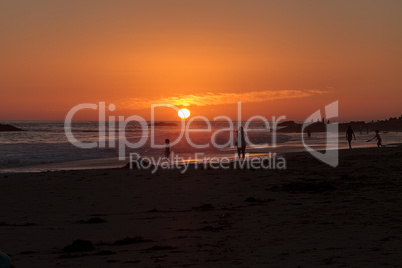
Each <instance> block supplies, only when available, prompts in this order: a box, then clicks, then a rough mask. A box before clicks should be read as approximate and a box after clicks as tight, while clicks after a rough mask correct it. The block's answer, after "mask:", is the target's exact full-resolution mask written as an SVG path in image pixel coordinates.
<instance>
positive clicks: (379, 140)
mask: <svg viewBox="0 0 402 268" xmlns="http://www.w3.org/2000/svg"><path fill="white" fill-rule="evenodd" d="M379 133H380V131H379V130H376V131H375V136H374V137H373V138H372V139H370V140H368V141H372V140H374V139H377V146H378V147H380V146H384V145H382V144H381V142H382V139H381V137H380V134H379Z"/></svg>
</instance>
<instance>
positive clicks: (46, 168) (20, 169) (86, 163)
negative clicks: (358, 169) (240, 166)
mask: <svg viewBox="0 0 402 268" xmlns="http://www.w3.org/2000/svg"><path fill="white" fill-rule="evenodd" d="M401 145H402V143H391V144H387V146H389V147H394V146H401ZM286 147H287V146H286V145H283V146H278V147H276V148H282V149H283V148H286ZM276 148H273V149H276ZM370 148H376V146H375V144H371V145H366V146H358V147H354V148H353V149H352V150H357V149H359V150H360V149H370ZM250 150H252V149H250ZM338 150H339V151H343V150H349V149H348V148H340V149H338ZM318 151H319V152H324V151H325V150H318ZM246 153H249V152H247V151H246ZM295 153H296V154H297V153H307V151H306V149H305V148H304V147H295V148H293V149H290V150H289V149H284V150H283V152H261V151H255V152H253V151H252V152H251V153H250V154H251V157H254V156H258V157H260V158H261V157H266V156H268V155H270V154H276V155H281V156H285V157H286V155H292V154H295ZM185 155H191V154H188V153H187V154H185ZM234 155H236V153H235V151H233V155H231V154H228V155H227V156H226V155H225V156H223V155H222V154H221V155H219V156H218V158H223V157H225V158H228V159H230V162H231V163H233V162H234V158H235V157H234ZM151 156H153V155H151ZM206 156H207V157H209V158H212V157H213V154H211V153H207V154H206ZM147 157H148V156H147V155H144V156H143V158H147ZM187 162H192V163H191V164H190V165H194V162H195V159H194V158H192V159H187V158H186V159H185V160H184V161H180V162H179V163H176V162H173V164H174V165H183V164H186V163H187ZM128 163H129V157H126V160H118V157H105V158H92V159H84V160H73V161H64V162H54V163H46V164H35V165H27V166H17V167H12V168H2V169H0V175H1V174H13V173H41V172H57V171H74V170H98V169H99V170H105V169H106V170H107V169H115V168H123V167H125V166H126V164H128ZM199 163H202V161H199Z"/></svg>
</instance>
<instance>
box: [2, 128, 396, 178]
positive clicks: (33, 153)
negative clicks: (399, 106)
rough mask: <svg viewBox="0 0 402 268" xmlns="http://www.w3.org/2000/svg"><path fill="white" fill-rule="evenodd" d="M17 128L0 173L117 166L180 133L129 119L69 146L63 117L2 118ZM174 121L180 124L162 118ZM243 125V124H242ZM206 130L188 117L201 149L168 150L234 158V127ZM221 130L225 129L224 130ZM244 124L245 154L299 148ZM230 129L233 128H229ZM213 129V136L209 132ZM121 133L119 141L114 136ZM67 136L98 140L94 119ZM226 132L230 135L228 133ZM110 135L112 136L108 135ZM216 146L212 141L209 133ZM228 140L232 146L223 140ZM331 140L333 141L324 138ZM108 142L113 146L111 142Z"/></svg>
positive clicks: (288, 136) (319, 140)
mask: <svg viewBox="0 0 402 268" xmlns="http://www.w3.org/2000/svg"><path fill="white" fill-rule="evenodd" d="M2 123H6V124H11V125H13V126H16V127H19V128H21V129H23V130H25V131H21V132H0V172H2V173H5V172H38V171H48V170H50V171H53V170H63V169H90V168H112V167H121V166H124V165H125V164H126V163H127V162H128V156H129V155H130V153H135V154H138V155H140V156H147V157H159V156H163V147H164V141H165V139H170V141H171V143H172V142H173V141H175V140H176V139H177V138H178V137H179V136H180V134H181V133H182V132H181V129H180V126H155V128H154V131H151V128H148V129H147V132H148V133H145V132H146V131H144V130H143V129H142V128H141V126H140V125H139V124H135V123H129V124H128V125H127V127H126V129H125V130H124V131H123V130H122V129H119V128H118V127H116V129H115V130H114V131H113V130H112V131H110V132H109V129H108V127H107V125H108V123H107V122H106V131H105V133H106V137H105V139H106V143H105V148H98V147H96V148H90V149H83V148H78V147H76V146H74V145H73V144H72V143H71V142H70V141H69V140H68V139H67V135H66V132H65V129H64V121H8V122H2ZM168 123H177V124H179V125H180V122H168ZM242 124H243V125H244V122H242ZM210 126H211V131H210V132H205V131H204V132H197V131H195V129H204V130H205V129H206V127H207V125H206V123H205V122H202V121H199V122H197V121H194V122H193V123H192V124H191V127H190V129H191V130H192V131H190V132H189V134H188V138H189V139H190V142H192V143H195V144H197V145H203V147H204V148H194V146H192V145H191V144H190V143H189V142H188V139H187V140H186V135H184V134H183V137H182V138H181V139H180V141H179V142H178V143H177V144H174V145H173V144H172V146H171V151H172V152H173V154H175V155H178V156H180V157H183V158H184V159H187V160H188V159H193V158H194V154H195V153H198V154H199V155H202V156H206V157H218V158H222V157H227V158H230V159H234V157H235V154H236V147H235V146H234V144H233V142H234V141H235V140H236V138H235V136H236V135H235V132H234V130H231V131H230V130H228V129H227V128H229V127H230V125H229V123H228V122H226V121H211V122H210ZM225 128H226V130H225ZM249 128H252V129H255V130H254V131H248V132H247V136H248V138H249V139H250V141H251V142H252V143H253V144H254V145H253V146H247V149H246V152H247V153H249V154H250V155H251V156H259V157H261V156H266V155H268V154H269V153H274V154H285V153H287V152H297V151H303V150H305V148H304V146H303V143H302V139H301V134H300V133H276V146H275V147H274V146H273V134H272V133H271V132H268V131H263V128H264V125H263V124H262V122H258V121H254V122H252V123H251V124H250V126H249ZM234 129H237V127H236V126H234ZM213 133H215V134H214V135H212V134H213ZM355 133H356V138H357V140H356V141H355V140H353V142H352V145H353V147H354V148H358V147H373V146H376V143H375V141H373V142H371V143H367V142H366V141H367V140H368V139H369V138H372V137H373V136H374V133H369V134H367V133H365V132H364V133H359V132H358V131H356V132H355ZM119 134H124V139H122V137H119ZM72 135H73V137H74V138H75V139H76V140H78V141H80V142H82V143H90V142H98V141H99V122H95V121H88V122H73V124H72ZM231 135H232V136H231ZM113 136H114V137H113ZM212 136H213V140H214V142H216V143H217V144H218V145H220V147H221V148H216V147H215V146H213V145H212V140H211V137H212ZM381 136H382V139H383V144H394V143H400V142H402V135H401V133H399V132H386V133H381ZM152 137H153V139H154V141H155V144H159V145H161V147H162V148H154V146H152V145H151V142H152V141H151V138H152ZM141 138H142V139H143V140H145V143H144V145H143V146H141V147H140V148H128V147H127V146H124V150H125V152H124V156H126V159H124V160H119V158H118V157H119V152H121V148H119V144H123V142H126V141H127V142H130V143H136V142H138V141H140V140H141ZM305 140H306V143H307V144H308V145H309V146H310V147H311V148H313V149H315V150H323V149H325V146H326V144H327V140H326V133H312V137H311V138H309V139H307V137H305ZM337 140H338V144H339V148H340V149H343V148H348V145H347V141H346V139H345V134H344V133H340V134H339V135H338V138H337ZM230 141H232V144H226V143H229V142H230ZM330 142H332V143H334V142H336V140H332V141H330ZM113 144H114V146H113Z"/></svg>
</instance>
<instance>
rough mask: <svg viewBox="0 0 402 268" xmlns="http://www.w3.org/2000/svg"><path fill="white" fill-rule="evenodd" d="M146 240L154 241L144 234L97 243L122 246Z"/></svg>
mask: <svg viewBox="0 0 402 268" xmlns="http://www.w3.org/2000/svg"><path fill="white" fill-rule="evenodd" d="M144 242H152V240H150V239H145V238H144V237H142V236H135V237H126V238H124V239H121V240H116V241H114V242H100V243H99V244H97V246H121V245H130V244H136V243H144Z"/></svg>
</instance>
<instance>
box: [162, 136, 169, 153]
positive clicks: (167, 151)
mask: <svg viewBox="0 0 402 268" xmlns="http://www.w3.org/2000/svg"><path fill="white" fill-rule="evenodd" d="M165 144H166V147H165V151H164V152H163V154H164V156H165V157H166V158H169V155H170V140H169V139H166V140H165Z"/></svg>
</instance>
